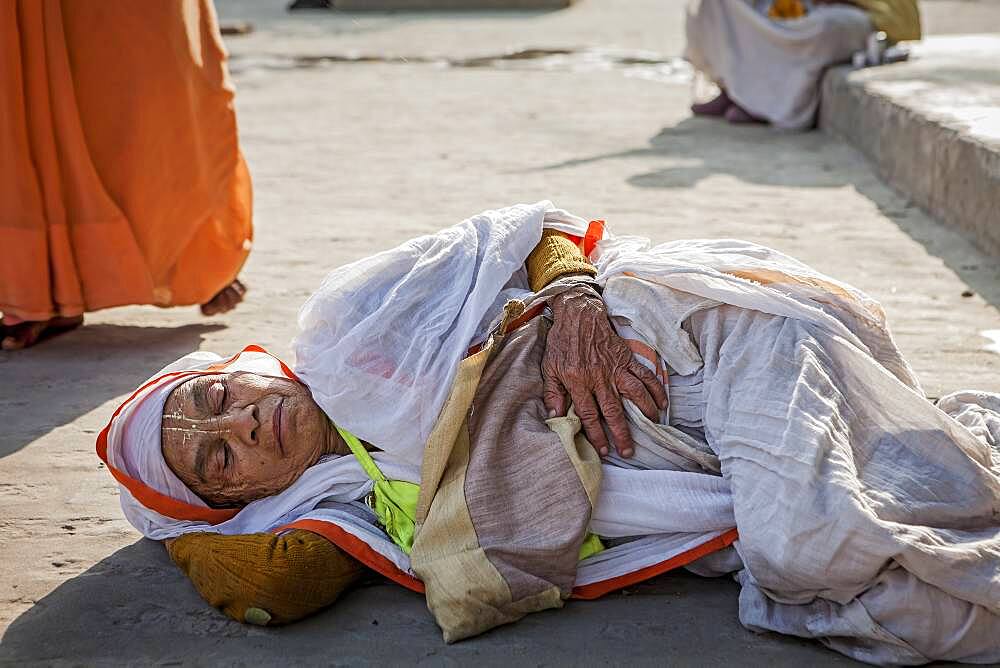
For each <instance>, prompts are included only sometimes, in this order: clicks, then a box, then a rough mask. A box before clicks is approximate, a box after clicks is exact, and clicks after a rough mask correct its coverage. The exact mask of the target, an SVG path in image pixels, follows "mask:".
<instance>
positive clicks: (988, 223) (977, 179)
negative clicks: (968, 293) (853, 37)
mask: <svg viewBox="0 0 1000 668" xmlns="http://www.w3.org/2000/svg"><path fill="white" fill-rule="evenodd" d="M913 51H914V53H913V57H912V58H911V60H910V61H909V62H906V63H898V64H894V65H887V66H883V67H874V68H868V69H863V70H852V69H850V68H848V67H837V68H833V69H831V70H830V71H829V72H828V73H827V75H826V76H825V77H824V79H823V84H822V85H823V91H822V98H821V99H822V102H821V108H820V121H819V123H820V127H822V128H823V129H824V130H825V131H826V132H829V133H831V134H834V135H838V136H840V137H843V138H844V139H846V140H847V141H849V142H850V143H852V144H853V145H854V146H855V147H857V148H858V149H859V150H861V151H862V152H863V153H864V154H865V155H866V156H867V157H868V158H869V159H871V160H872V162H873V163H874V164H875V166H876V168H877V169H878V171H879V173H880V175H881V176H882V177H883V178H884V179H885V180H886V181H887V182H888V183H889V184H890V185H892V186H893V187H894V188H896V189H897V190H899V191H900V192H902V193H903V194H904V195H906V196H907V197H909V198H910V199H911V200H913V201H914V202H915V203H916V204H918V205H919V206H921V207H922V208H924V209H925V210H927V211H928V212H929V213H930V214H931V215H933V216H934V217H936V218H937V219H938V220H940V221H943V222H944V223H946V224H948V225H952V226H955V227H957V228H960V229H961V230H962V231H963V232H965V233H966V234H968V235H970V236H971V237H972V238H973V239H974V240H975V242H976V243H977V244H978V245H979V247H980V248H982V249H983V250H984V251H986V252H987V253H990V254H991V255H994V256H1000V69H998V68H997V63H1000V36H996V35H963V36H956V37H938V38H930V39H928V40H926V41H925V42H923V43H920V44H917V45H915V46H914V50H913Z"/></svg>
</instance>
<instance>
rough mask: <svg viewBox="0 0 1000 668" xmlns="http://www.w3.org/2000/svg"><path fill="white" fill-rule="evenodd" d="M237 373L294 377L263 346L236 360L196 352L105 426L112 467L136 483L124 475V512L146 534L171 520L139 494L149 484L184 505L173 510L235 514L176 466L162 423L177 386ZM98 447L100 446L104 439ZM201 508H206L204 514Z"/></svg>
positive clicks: (165, 371)
mask: <svg viewBox="0 0 1000 668" xmlns="http://www.w3.org/2000/svg"><path fill="white" fill-rule="evenodd" d="M233 371H251V372H253V373H259V374H261V375H267V376H285V377H289V376H290V374H289V373H286V372H285V368H283V367H282V364H281V362H280V361H279V360H278V359H277V358H275V357H272V356H271V355H269V354H267V353H266V352H264V351H263V350H261V349H256V348H248V349H247V350H245V351H243V352H241V353H240V354H239V355H237V356H235V357H234V358H232V359H230V360H224V359H223V358H222V357H220V356H219V355H216V354H215V353H209V352H195V353H191V354H190V355H186V356H184V357H182V358H181V359H179V360H177V361H176V362H173V363H172V364H169V365H168V366H166V367H164V368H163V369H161V370H160V371H159V372H158V373H156V374H155V375H154V376H153V377H152V378H150V379H149V380H148V381H146V382H145V383H143V385H142V386H140V389H139V390H138V391H137V392H136V393H135V394H134V395H133V396H132V397H130V398H129V399H127V400H126V401H125V403H123V404H122V405H121V407H120V408H119V409H118V412H117V413H116V414H115V416H114V417H112V419H111V422H110V423H109V424H108V427H107V428H106V429H105V433H106V443H107V453H106V461H107V463H108V465H109V466H110V467H112V468H113V469H117V472H118V473H120V474H124V475H125V476H127V477H128V478H131V479H132V480H131V481H129V482H128V485H129V486H131V487H132V489H130V488H129V486H127V485H126V484H125V483H123V482H122V480H121V479H120V478H119V486H120V487H121V504H122V510H123V511H124V512H125V516H126V518H128V520H129V522H131V523H132V524H133V525H134V526H135V527H136V528H138V529H139V530H140V531H143V533H147V532H146V530H145V528H146V527H148V526H150V524H151V523H152V524H162V520H163V519H165V518H164V515H163V514H162V513H160V512H157V511H156V510H153V509H152V508H149V507H148V506H147V505H144V504H143V503H141V502H140V501H139V500H138V499H137V498H136V495H135V494H134V493H133V492H136V493H139V495H140V496H143V497H144V494H143V493H142V492H144V491H145V490H143V489H142V488H143V487H145V488H148V489H150V490H152V491H153V492H157V493H159V494H162V495H163V496H165V497H169V498H170V499H172V500H174V501H177V502H180V505H179V506H176V505H173V504H171V506H172V508H173V510H176V509H177V508H178V507H179V508H182V509H183V508H184V505H187V506H190V507H191V508H189V509H187V510H186V512H185V513H182V514H186V515H190V516H194V517H197V516H199V515H201V516H203V517H205V518H213V519H215V520H218V519H220V518H223V517H225V516H226V515H227V514H228V515H232V513H231V512H230V513H226V512H224V511H223V512H219V511H213V510H212V509H210V508H209V507H208V505H207V504H206V503H205V502H204V501H202V500H201V499H200V498H198V496H197V495H196V494H195V493H194V492H192V491H191V490H190V489H188V487H187V486H186V485H185V484H184V483H183V482H181V480H180V478H178V477H177V476H176V475H175V474H174V472H173V471H171V470H170V467H169V466H167V462H166V460H165V459H164V458H163V451H162V449H161V447H160V445H161V443H160V427H161V424H162V420H163V405H164V404H165V403H166V401H167V397H168V396H169V395H170V393H171V392H172V391H173V390H174V388H176V387H177V386H178V385H180V384H182V383H184V382H185V381H188V380H190V379H191V378H193V377H194V376H196V375H199V374H204V373H220V372H225V373H230V372H233ZM103 435H104V434H103V433H102V436H103ZM98 448H99V450H100V441H99V445H98ZM113 473H114V471H113ZM116 477H117V476H116ZM136 488H138V492H137V491H136ZM144 498H145V497H144ZM199 509H203V511H202V512H201V513H199ZM160 510H164V512H167V513H169V512H170V511H169V510H167V509H166V508H165V507H161V508H160ZM206 511H207V512H206ZM175 514H176V513H175ZM174 519H177V518H174ZM147 535H148V534H147Z"/></svg>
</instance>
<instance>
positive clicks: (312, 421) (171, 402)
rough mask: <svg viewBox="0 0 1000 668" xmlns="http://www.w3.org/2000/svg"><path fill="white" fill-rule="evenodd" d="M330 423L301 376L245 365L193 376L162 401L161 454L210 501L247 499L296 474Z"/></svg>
mask: <svg viewBox="0 0 1000 668" xmlns="http://www.w3.org/2000/svg"><path fill="white" fill-rule="evenodd" d="M331 430H332V427H331V425H330V422H329V420H328V419H327V418H326V415H324V414H323V411H321V410H320V408H319V406H317V405H316V402H315V401H313V400H312V397H311V396H310V394H309V391H308V390H307V389H306V387H305V386H304V385H302V384H301V383H297V382H295V381H293V380H290V379H288V378H275V377H271V376H260V375H258V374H255V373H249V372H243V371H237V372H233V373H228V374H226V373H223V374H211V375H203V376H195V377H194V378H192V379H191V380H188V381H186V382H184V383H182V384H181V385H178V386H177V387H176V388H174V390H173V392H171V393H170V396H169V397H168V398H167V402H166V404H164V406H163V424H162V427H161V435H162V449H163V457H164V459H166V461H167V465H168V466H169V467H170V469H171V470H172V471H173V472H174V473H175V474H176V475H177V477H178V478H180V479H181V481H182V482H183V483H184V484H185V485H187V486H188V488H190V489H191V491H193V492H194V493H195V494H197V495H198V496H200V497H201V498H202V499H203V500H204V501H205V502H206V503H208V504H209V505H212V506H238V505H246V504H248V503H250V502H251V501H255V500H257V499H261V498H264V497H265V496H271V495H273V494H277V493H278V492H281V491H282V490H284V489H286V488H288V487H289V486H290V485H291V484H292V483H293V482H295V481H296V480H297V479H298V478H299V476H301V475H302V473H303V472H304V471H305V470H306V469H307V468H309V467H310V466H312V465H313V464H315V463H316V462H317V461H318V460H319V458H320V456H321V455H322V454H323V452H324V448H325V446H326V444H327V442H328V439H330V437H331V434H330V432H331Z"/></svg>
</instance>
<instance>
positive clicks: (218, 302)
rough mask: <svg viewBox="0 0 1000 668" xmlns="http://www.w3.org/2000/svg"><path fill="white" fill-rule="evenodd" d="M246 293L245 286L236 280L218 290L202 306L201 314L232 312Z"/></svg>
mask: <svg viewBox="0 0 1000 668" xmlns="http://www.w3.org/2000/svg"><path fill="white" fill-rule="evenodd" d="M246 293H247V288H246V286H245V285H243V283H241V282H240V281H239V279H237V280H235V281H233V282H232V283H230V284H229V285H227V286H226V287H224V288H222V289H221V290H219V291H218V292H217V293H216V294H215V296H214V297H212V298H211V299H209V300H208V301H207V302H205V303H204V304H202V305H201V314H202V315H218V314H220V313H225V312H226V311H232V310H233V309H234V308H236V305H237V304H239V303H240V302H241V301H243V295H245V294H246Z"/></svg>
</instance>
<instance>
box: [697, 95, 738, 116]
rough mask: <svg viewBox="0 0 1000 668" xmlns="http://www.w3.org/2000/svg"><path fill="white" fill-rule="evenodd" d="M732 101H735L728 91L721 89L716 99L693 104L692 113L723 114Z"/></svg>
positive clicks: (704, 114) (698, 114) (703, 114)
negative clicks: (731, 98)
mask: <svg viewBox="0 0 1000 668" xmlns="http://www.w3.org/2000/svg"><path fill="white" fill-rule="evenodd" d="M732 103H733V101H732V100H730V99H729V96H728V95H726V91H720V92H719V95H718V97H716V98H715V99H714V100H709V101H708V102H699V103H697V104H692V105H691V113H693V114H694V115H695V116H722V115H723V114H725V113H726V109H728V108H729V107H730V105H732Z"/></svg>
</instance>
